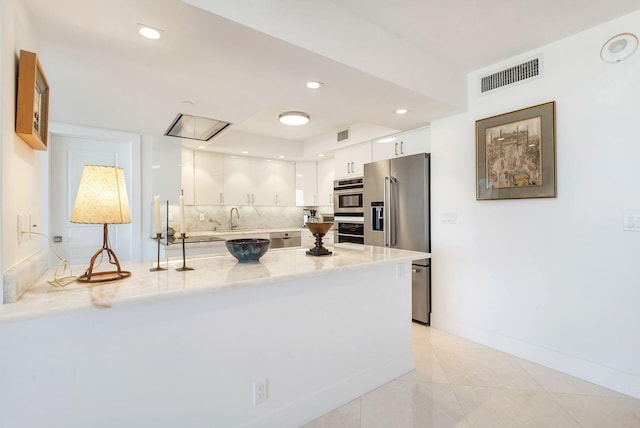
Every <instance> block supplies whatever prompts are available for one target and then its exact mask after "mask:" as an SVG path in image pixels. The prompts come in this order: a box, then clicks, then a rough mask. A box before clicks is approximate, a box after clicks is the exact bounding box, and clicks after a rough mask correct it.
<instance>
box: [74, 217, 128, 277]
mask: <svg viewBox="0 0 640 428" xmlns="http://www.w3.org/2000/svg"><path fill="white" fill-rule="evenodd" d="M103 252H106V253H107V258H108V260H109V263H110V264H112V265H115V267H116V270H114V271H104V272H94V271H93V265H94V264H95V262H96V259H97V258H98V256H100V255H102V253H103ZM130 276H131V272H129V271H126V270H122V269H121V268H120V262H119V261H118V257H116V253H114V252H113V250H112V249H111V248H109V229H108V228H107V224H106V223H105V225H104V228H103V232H102V248H100V249H99V250H98V251H96V252H95V254H94V255H93V257H91V262H90V263H89V267H88V268H87V270H86V271H85V272H84V273H83V274H82V275H80V276H79V277H78V278H77V279H76V281H78V282H85V283H87V282H88V283H94V282H107V281H116V280H118V279H124V278H128V277H130Z"/></svg>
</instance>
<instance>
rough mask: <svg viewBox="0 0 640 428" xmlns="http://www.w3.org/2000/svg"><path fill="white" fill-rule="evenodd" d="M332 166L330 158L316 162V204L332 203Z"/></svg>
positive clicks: (333, 171) (333, 176)
mask: <svg viewBox="0 0 640 428" xmlns="http://www.w3.org/2000/svg"><path fill="white" fill-rule="evenodd" d="M333 167H334V164H333V160H332V159H328V160H323V161H320V162H318V205H323V206H325V205H333V180H334V179H335V170H334V169H333Z"/></svg>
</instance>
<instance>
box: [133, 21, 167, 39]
mask: <svg viewBox="0 0 640 428" xmlns="http://www.w3.org/2000/svg"><path fill="white" fill-rule="evenodd" d="M137 27H138V33H140V35H141V36H142V37H146V38H147V39H151V40H158V39H159V38H160V35H161V32H162V30H158V29H157V28H153V27H149V26H148V25H145V24H140V23H138V25H137Z"/></svg>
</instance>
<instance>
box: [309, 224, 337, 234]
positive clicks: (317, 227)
mask: <svg viewBox="0 0 640 428" xmlns="http://www.w3.org/2000/svg"><path fill="white" fill-rule="evenodd" d="M332 226H333V223H330V222H326V221H324V222H317V223H307V227H308V228H309V231H310V232H311V233H312V234H314V235H315V234H317V233H319V234H321V235H324V234H325V233H327V232H328V231H329V229H331V227H332Z"/></svg>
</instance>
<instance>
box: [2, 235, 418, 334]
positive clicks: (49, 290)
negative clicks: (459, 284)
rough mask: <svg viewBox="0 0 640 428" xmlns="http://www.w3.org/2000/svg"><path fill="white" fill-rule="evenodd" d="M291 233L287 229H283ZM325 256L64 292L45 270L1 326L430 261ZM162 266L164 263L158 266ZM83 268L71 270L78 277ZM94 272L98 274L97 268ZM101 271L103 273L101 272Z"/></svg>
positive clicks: (222, 264) (362, 251)
mask: <svg viewBox="0 0 640 428" xmlns="http://www.w3.org/2000/svg"><path fill="white" fill-rule="evenodd" d="M287 230H290V229H287ZM331 250H332V251H333V254H332V255H330V256H322V257H314V256H308V255H306V251H307V249H306V248H290V249H277V250H270V251H268V252H267V253H266V254H265V255H264V256H263V257H262V258H261V259H260V262H259V263H245V264H240V263H237V261H236V259H235V258H233V257H232V256H231V255H229V254H227V253H225V254H224V255H217V256H212V257H202V258H194V259H191V260H187V266H188V267H192V268H194V270H192V271H185V272H178V271H176V268H179V267H181V266H182V260H179V261H170V262H169V269H168V270H165V271H158V272H150V271H149V268H151V267H153V266H155V260H153V261H142V262H124V263H121V264H122V269H123V270H128V271H131V273H132V275H131V277H130V278H126V279H122V280H118V281H112V282H107V283H103V284H95V285H87V284H82V283H77V282H73V283H71V284H69V285H68V286H66V287H64V288H58V287H53V286H51V285H49V284H48V283H47V281H48V280H52V279H53V274H54V271H55V269H53V268H52V269H49V270H48V271H47V272H45V274H44V275H43V276H42V277H40V279H38V281H37V282H36V283H35V284H34V285H33V286H32V287H31V288H30V289H29V290H27V291H26V293H25V294H24V295H23V296H22V297H21V298H20V300H18V301H17V302H16V303H11V304H6V305H0V322H2V323H4V322H12V321H20V320H27V319H33V318H38V317H41V316H46V315H53V314H61V313H68V312H74V311H79V310H87V309H94V308H108V307H111V306H116V305H126V304H130V303H135V302H141V301H153V300H160V299H166V298H178V297H179V296H185V295H194V294H199V293H211V292H217V291H221V290H228V289H231V288H235V287H245V286H261V285H267V284H272V283H277V282H281V281H285V280H295V279H303V278H306V277H311V276H317V275H325V274H329V273H335V272H340V271H348V270H357V269H366V268H367V266H371V265H380V264H393V263H399V262H406V261H411V260H418V259H424V258H429V257H431V255H430V254H428V253H422V252H417V251H407V250H399V249H392V248H385V247H373V246H369V245H356V244H336V245H335V246H334V247H331ZM162 266H163V267H167V266H166V262H165V263H163V264H162ZM85 268H86V266H85V267H76V268H74V274H75V275H79V274H81V273H82V272H83V271H84V269H85ZM97 270H100V268H98V269H97ZM105 270H106V268H105Z"/></svg>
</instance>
